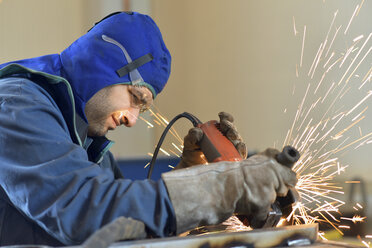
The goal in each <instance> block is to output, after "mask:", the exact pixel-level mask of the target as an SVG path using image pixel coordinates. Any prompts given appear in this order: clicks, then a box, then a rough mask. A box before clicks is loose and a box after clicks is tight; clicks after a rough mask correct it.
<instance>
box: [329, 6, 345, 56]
mask: <svg viewBox="0 0 372 248" xmlns="http://www.w3.org/2000/svg"><path fill="white" fill-rule="evenodd" d="M337 11H338V10H337ZM341 27H342V25H340V26H339V27H338V28H336V32H335V34H334V35H333V38H332V41H331V44H329V47H328V50H327V52H326V54H325V56H326V57H327V55H328V53H329V51H330V50H331V47H332V45H333V42H334V41H335V39H336V36H337V34H338V31H339V30H340V29H341Z"/></svg>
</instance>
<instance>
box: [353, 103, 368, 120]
mask: <svg viewBox="0 0 372 248" xmlns="http://www.w3.org/2000/svg"><path fill="white" fill-rule="evenodd" d="M367 109H368V106H367V107H365V108H364V109H363V110H362V112H360V113H359V114H358V115H356V116H355V117H354V118H353V119H351V121H355V119H358V118H359V116H361V115H362V114H363V113H364V112H365V111H366V110H367Z"/></svg>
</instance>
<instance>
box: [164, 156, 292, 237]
mask: <svg viewBox="0 0 372 248" xmlns="http://www.w3.org/2000/svg"><path fill="white" fill-rule="evenodd" d="M270 154H272V153H267V154H266V153H262V154H258V155H255V156H252V157H250V158H248V159H246V160H243V161H240V162H218V163H213V164H210V165H208V166H204V165H198V166H193V167H190V168H186V169H181V170H175V171H171V172H168V173H164V174H162V179H163V181H164V183H165V185H166V187H167V189H168V193H169V196H170V199H171V202H172V204H173V207H174V210H175V213H176V221H177V233H182V232H184V231H186V230H189V229H191V228H195V227H198V226H202V225H214V224H218V223H221V222H223V221H224V220H226V219H227V218H229V217H230V216H231V215H232V214H234V213H235V214H239V215H245V216H251V217H252V218H254V219H255V220H256V221H264V220H266V218H267V215H268V212H269V209H270V206H271V204H272V203H274V201H275V199H276V197H277V196H285V195H286V194H287V192H288V189H289V188H291V187H294V186H295V184H296V182H297V178H296V173H295V172H293V171H292V170H291V169H289V168H288V167H285V166H282V165H281V164H279V163H278V162H276V160H275V159H274V158H273V157H271V155H270Z"/></svg>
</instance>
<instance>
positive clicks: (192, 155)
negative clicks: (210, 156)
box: [176, 112, 247, 169]
mask: <svg viewBox="0 0 372 248" xmlns="http://www.w3.org/2000/svg"><path fill="white" fill-rule="evenodd" d="M218 116H219V117H220V128H221V131H222V133H223V134H224V135H225V136H226V137H227V138H228V139H229V140H230V141H231V142H232V143H233V144H234V146H235V148H236V149H237V150H238V152H239V153H240V155H241V156H242V158H243V159H245V158H246V157H247V147H246V145H245V144H244V142H243V139H242V137H241V136H240V135H239V133H238V131H237V130H236V127H235V126H234V123H233V122H234V118H233V117H232V115H230V114H228V113H226V112H220V113H219V114H218ZM202 137H203V131H202V130H201V129H200V128H197V127H194V128H191V129H190V130H189V133H188V134H187V135H186V136H185V138H184V148H183V152H182V159H181V161H180V162H179V164H178V165H177V166H176V169H182V168H187V167H190V166H194V165H199V164H205V163H207V160H206V158H205V157H204V154H203V152H202V151H201V150H200V147H199V145H198V144H199V142H200V141H201V139H202Z"/></svg>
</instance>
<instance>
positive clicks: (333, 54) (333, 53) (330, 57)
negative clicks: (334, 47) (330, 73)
mask: <svg viewBox="0 0 372 248" xmlns="http://www.w3.org/2000/svg"><path fill="white" fill-rule="evenodd" d="M333 56H335V52H332V53H331V56H329V58H328V60H327V62H325V64H324V65H323V68H326V66H327V65H328V63H329V61H331V59H332V58H333Z"/></svg>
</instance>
